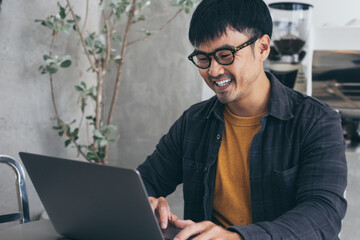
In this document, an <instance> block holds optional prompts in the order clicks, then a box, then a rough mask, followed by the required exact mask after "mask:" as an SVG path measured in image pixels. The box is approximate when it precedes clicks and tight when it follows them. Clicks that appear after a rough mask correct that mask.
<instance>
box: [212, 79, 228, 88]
mask: <svg viewBox="0 0 360 240" xmlns="http://www.w3.org/2000/svg"><path fill="white" fill-rule="evenodd" d="M230 82H231V79H225V80H222V81H217V82H215V81H214V83H215V84H216V85H217V86H219V87H224V86H226V85H227V84H229V83H230Z"/></svg>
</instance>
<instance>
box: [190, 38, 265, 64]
mask: <svg viewBox="0 0 360 240" xmlns="http://www.w3.org/2000/svg"><path fill="white" fill-rule="evenodd" d="M258 39H259V37H253V38H250V40H248V41H246V42H244V43H243V44H240V45H239V46H237V47H235V48H227V47H225V48H219V49H216V50H215V51H214V52H212V53H206V52H202V51H198V50H195V51H194V52H192V53H191V54H190V55H189V56H188V59H189V60H190V61H191V62H192V63H193V64H194V65H195V66H196V67H198V68H201V69H207V68H209V67H210V66H211V56H214V59H215V60H216V61H217V62H218V63H219V64H221V65H225V66H227V65H231V64H232V63H233V62H234V61H235V53H236V52H237V51H239V50H241V49H243V48H245V47H247V46H250V45H251V44H253V43H255V42H256V41H257V40H258ZM223 50H228V51H230V52H231V53H232V55H233V60H232V61H231V62H229V63H221V62H220V60H219V59H218V58H217V56H216V53H217V52H219V51H223ZM198 54H203V55H204V56H206V58H207V59H208V60H209V65H208V66H206V67H200V66H199V65H197V64H196V63H195V61H194V56H195V55H198Z"/></svg>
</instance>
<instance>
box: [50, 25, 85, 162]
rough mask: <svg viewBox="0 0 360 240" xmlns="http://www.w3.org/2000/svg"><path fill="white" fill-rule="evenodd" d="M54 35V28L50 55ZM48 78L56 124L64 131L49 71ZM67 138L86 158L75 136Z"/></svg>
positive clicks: (52, 43) (51, 48) (51, 43)
mask: <svg viewBox="0 0 360 240" xmlns="http://www.w3.org/2000/svg"><path fill="white" fill-rule="evenodd" d="M55 37H56V31H55V30H54V31H53V32H52V36H51V41H50V47H49V48H50V49H49V56H52V50H53V48H54V41H55ZM49 78H50V91H51V101H52V103H53V107H54V111H55V116H56V121H57V123H58V126H60V127H61V131H63V132H64V133H65V132H66V131H65V129H64V127H63V125H62V124H61V121H60V114H59V111H58V109H57V105H56V101H55V90H54V81H53V78H52V74H51V73H49ZM69 138H70V139H71V142H72V143H73V144H74V145H75V147H76V149H77V151H78V153H80V154H81V155H82V156H83V157H84V158H85V159H86V155H85V153H84V152H83V151H82V149H81V146H80V145H79V144H78V143H77V142H76V140H75V138H74V137H73V136H69Z"/></svg>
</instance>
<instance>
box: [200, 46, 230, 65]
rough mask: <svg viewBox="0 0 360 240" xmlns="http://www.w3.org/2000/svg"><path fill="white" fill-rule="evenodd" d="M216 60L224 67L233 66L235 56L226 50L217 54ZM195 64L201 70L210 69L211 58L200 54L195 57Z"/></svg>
mask: <svg viewBox="0 0 360 240" xmlns="http://www.w3.org/2000/svg"><path fill="white" fill-rule="evenodd" d="M214 56H215V60H216V61H217V62H218V63H220V64H223V65H228V64H231V63H232V62H233V61H234V55H233V53H232V52H231V51H230V50H227V49H224V50H220V51H217V52H215V54H214ZM193 60H194V62H195V64H196V65H197V66H198V67H200V68H208V67H209V66H210V61H211V58H210V57H209V56H208V55H205V54H202V53H199V54H196V55H195V56H193Z"/></svg>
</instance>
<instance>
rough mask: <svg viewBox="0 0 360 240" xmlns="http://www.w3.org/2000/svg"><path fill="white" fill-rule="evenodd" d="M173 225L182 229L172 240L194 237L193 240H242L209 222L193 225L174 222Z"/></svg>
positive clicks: (188, 222)
mask: <svg viewBox="0 0 360 240" xmlns="http://www.w3.org/2000/svg"><path fill="white" fill-rule="evenodd" d="M174 225H175V226H176V227H178V228H184V229H183V230H182V231H181V232H180V233H179V234H178V235H176V237H175V238H174V240H185V239H188V238H189V237H191V236H193V235H196V237H194V238H193V240H210V239H211V240H216V239H222V240H242V239H243V238H241V237H240V235H239V234H237V233H235V232H230V231H228V230H226V229H225V228H223V227H220V226H218V225H216V224H215V223H213V222H210V221H204V222H199V223H194V222H193V221H191V220H176V221H174Z"/></svg>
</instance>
